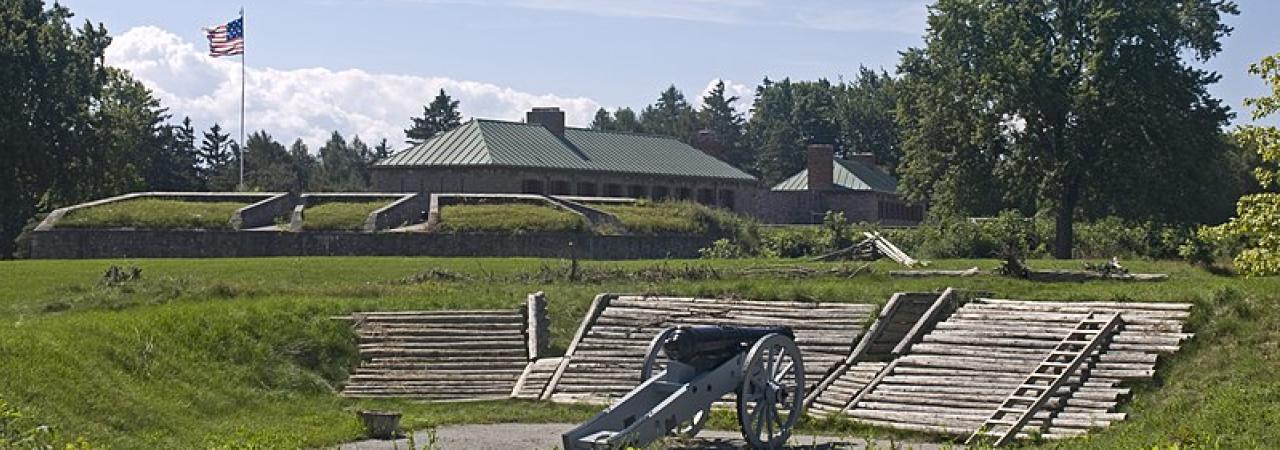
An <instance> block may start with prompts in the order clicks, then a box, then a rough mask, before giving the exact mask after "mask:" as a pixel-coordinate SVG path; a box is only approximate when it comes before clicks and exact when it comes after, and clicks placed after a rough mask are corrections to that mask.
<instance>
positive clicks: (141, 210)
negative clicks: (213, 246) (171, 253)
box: [57, 198, 248, 230]
mask: <svg viewBox="0 0 1280 450" xmlns="http://www.w3.org/2000/svg"><path fill="white" fill-rule="evenodd" d="M245 206H248V204H247V203H243V202H194V201H183V200H161V199H154V198H142V199H134V200H125V201H121V202H113V203H108V204H105V205H98V206H92V207H88V208H83V209H77V210H73V211H71V212H70V213H68V214H67V215H66V216H64V217H63V218H62V220H59V221H58V223H57V226H59V227H66V228H145V229H158V230H188V229H203V230H227V229H230V228H231V215H232V214H234V213H235V212H236V210H238V209H240V208H243V207H245Z"/></svg>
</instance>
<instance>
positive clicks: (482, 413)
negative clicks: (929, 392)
mask: <svg viewBox="0 0 1280 450" xmlns="http://www.w3.org/2000/svg"><path fill="white" fill-rule="evenodd" d="M779 263H783V262H780V261H673V262H655V261H647V262H646V261H636V262H586V263H584V266H583V271H584V273H585V274H586V275H587V277H586V279H587V280H588V281H586V282H580V283H570V282H568V281H566V280H565V279H564V278H563V270H562V269H563V264H564V263H563V262H560V261H554V260H537V259H472V258H458V259H440V258H261V259H212V260H137V261H6V262H0V323H3V327H0V369H2V370H3V372H4V375H5V376H3V377H0V399H2V400H4V401H6V402H8V403H9V404H10V405H12V406H13V407H16V408H17V409H18V410H19V411H21V412H22V413H24V414H25V415H27V416H29V417H31V418H32V421H34V422H33V423H44V424H49V425H52V426H53V427H54V428H55V429H57V430H60V435H61V436H62V437H63V438H73V437H76V436H84V437H86V438H88V439H89V440H90V441H92V442H95V443H99V444H104V445H108V446H112V447H119V448H143V447H150V448H186V447H242V446H249V445H261V446H268V447H299V446H319V445H327V444H333V443H336V442H341V441H345V440H350V439H354V438H357V437H358V436H359V433H360V432H359V428H358V425H357V424H356V423H355V421H354V419H353V414H352V411H354V410H355V409H360V408H395V409H401V410H403V411H405V414H406V424H407V425H408V426H410V427H426V426H435V425H444V424H450V423H464V422H466V423H475V422H503V421H578V420H582V419H584V418H586V417H588V416H589V415H590V414H591V413H592V412H593V411H594V410H595V409H596V408H591V407H573V406H555V405H547V404H533V403H526V402H486V403H475V404H434V405H433V404H426V403H415V402H398V401H353V400H346V399H341V398H338V397H337V396H336V395H334V389H335V388H336V386H338V385H339V384H340V383H341V380H342V379H343V377H344V376H345V374H346V373H347V370H348V369H349V367H350V364H352V362H353V361H354V360H355V358H356V353H355V345H354V341H353V338H352V336H351V334H350V331H349V330H348V329H347V327H346V325H345V324H343V323H340V322H336V321H332V320H330V319H329V317H330V316H333V315H341V314H345V313H348V312H351V311H360V310H375V309H377V310H383V309H385V310H394V309H441V308H513V307H516V306H518V305H519V304H520V302H521V300H522V298H523V296H524V295H525V294H527V293H528V292H531V291H535V290H544V291H546V292H547V293H548V295H549V297H550V299H551V302H550V305H551V315H552V327H553V330H552V331H553V339H554V340H555V342H556V346H557V347H559V348H563V347H564V346H565V345H566V344H567V341H568V340H569V338H570V336H571V334H572V332H573V330H574V328H575V327H576V325H577V322H578V321H579V320H580V319H581V316H582V314H583V313H584V311H585V309H586V307H587V305H588V304H589V303H590V300H591V297H592V296H593V295H594V294H596V293H598V292H604V291H614V292H662V293H676V294H696V295H731V294H732V295H741V296H744V297H748V298H757V299H765V300H769V299H809V300H823V301H849V302H883V301H884V300H885V299H887V298H888V295H889V294H891V293H892V292H895V291H902V290H934V289H937V288H941V287H943V286H956V287H962V288H969V289H975V290H985V291H992V292H996V293H998V294H999V295H1001V296H1006V297H1017V298H1033V299H1062V300H1092V299H1101V300H1145V301H1190V302H1195V303H1196V305H1197V307H1196V309H1195V310H1194V315H1193V318H1192V320H1191V322H1190V323H1189V327H1190V329H1191V331H1193V332H1195V333H1197V336H1196V338H1195V339H1194V340H1193V341H1191V342H1190V343H1189V344H1188V345H1187V346H1186V347H1185V348H1184V349H1183V351H1182V352H1180V353H1179V354H1178V355H1176V356H1174V357H1172V358H1169V359H1168V360H1166V362H1165V363H1164V364H1163V365H1162V366H1161V367H1160V370H1159V372H1158V375H1159V377H1158V379H1157V381H1156V382H1155V383H1152V384H1150V385H1144V386H1139V387H1138V388H1137V389H1136V390H1135V394H1134V395H1135V400H1134V402H1133V403H1132V404H1131V405H1130V406H1128V407H1126V411H1127V412H1129V413H1130V419H1129V420H1127V421H1125V422H1124V423H1122V424H1120V425H1117V426H1114V427H1112V428H1110V429H1109V430H1107V431H1105V432H1103V433H1099V434H1096V435H1094V436H1092V437H1090V438H1089V439H1087V440H1073V441H1067V442H1064V443H1059V444H1051V446H1055V447H1062V448H1151V447H1152V446H1154V445H1167V444H1180V445H1183V446H1186V445H1187V444H1193V445H1205V446H1215V445H1220V446H1222V447H1224V448H1258V447H1266V446H1267V445H1268V443H1270V442H1276V441H1277V440H1280V429H1278V428H1277V427H1275V426H1274V424H1275V423H1277V422H1278V421H1280V406H1278V405H1280V372H1278V371H1276V370H1275V368H1276V367H1280V278H1275V277H1272V278H1260V279H1243V278H1230V277H1221V276H1215V275H1211V274H1209V273H1207V272H1204V271H1201V270H1198V269H1193V268H1191V267H1189V266H1186V265H1183V264H1178V263H1151V262H1138V261H1135V262H1132V263H1131V264H1129V265H1130V266H1132V268H1133V269H1134V270H1136V271H1160V272H1168V273H1171V275H1172V276H1173V279H1172V280H1171V281H1168V282H1164V283H1145V284H1130V283H1121V282H1089V283H1082V284H1077V283H1061V284H1037V283H1031V282H1026V281H1017V280H1008V279H1002V278H994V277H992V278H986V277H981V278H965V279H941V278H936V279H912V280H898V279H890V278H888V277H886V276H885V275H883V273H884V272H885V271H887V270H889V269H892V268H894V266H893V265H892V264H890V263H887V262H883V261H882V262H878V263H876V264H874V265H873V266H872V268H873V272H872V273H871V274H870V275H859V276H858V277H855V278H853V279H846V278H843V277H835V276H824V277H817V278H779V277H763V276H746V275H735V274H734V270H735V269H737V268H742V267H744V266H759V265H769V264H779ZM110 264H136V265H138V266H139V267H141V268H142V269H143V279H142V280H141V281H137V282H133V283H128V284H123V285H108V284H103V283H100V282H98V277H99V276H100V274H101V272H102V271H103V270H104V269H105V268H106V267H107V266H108V265H110ZM975 264H979V265H982V266H984V267H988V268H989V267H992V266H994V264H995V263H994V262H993V261H941V262H937V263H936V264H935V266H937V267H941V268H963V267H970V266H972V265H975ZM1032 264H1033V265H1034V266H1036V267H1042V268H1055V267H1056V268H1074V267H1079V263H1078V262H1056V261H1034V262H1033V263H1032ZM806 265H809V266H813V267H823V268H831V267H834V266H833V265H832V264H806ZM713 272H714V274H713ZM1156 386H1159V388H1156ZM717 422H718V423H724V424H725V425H731V424H729V423H725V422H727V421H725V420H721V419H717ZM806 428H808V429H818V430H826V431H837V432H845V433H849V434H851V435H853V436H862V435H866V434H868V433H879V434H880V435H881V436H884V435H886V434H888V433H889V432H886V431H884V430H868V429H865V428H860V427H852V426H849V425H848V424H847V423H838V422H837V423H825V422H824V423H812V424H808V425H806Z"/></svg>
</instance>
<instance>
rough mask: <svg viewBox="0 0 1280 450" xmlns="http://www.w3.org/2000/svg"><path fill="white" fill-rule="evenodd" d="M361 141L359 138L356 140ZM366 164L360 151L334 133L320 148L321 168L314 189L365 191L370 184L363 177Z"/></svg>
mask: <svg viewBox="0 0 1280 450" xmlns="http://www.w3.org/2000/svg"><path fill="white" fill-rule="evenodd" d="M356 141H359V138H356ZM363 167H364V163H363V161H362V160H361V159H360V154H359V151H358V150H357V149H356V148H354V147H353V146H352V145H350V144H348V143H347V140H346V139H345V138H343V137H342V134H341V133H338V132H337V131H334V132H333V134H332V135H330V136H329V140H328V141H327V142H325V144H324V146H323V147H320V168H319V170H317V171H316V178H315V180H313V181H312V183H311V186H312V188H313V189H318V190H323V191H335V192H338V191H363V190H366V189H367V188H368V182H367V180H366V179H365V177H364V175H363Z"/></svg>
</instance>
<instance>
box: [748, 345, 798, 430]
mask: <svg viewBox="0 0 1280 450" xmlns="http://www.w3.org/2000/svg"><path fill="white" fill-rule="evenodd" d="M742 364H743V366H742V387H741V388H740V389H741V390H740V391H738V424H739V425H741V426H742V437H744V438H746V440H747V444H749V445H751V447H752V448H755V449H769V450H773V449H780V448H782V446H783V445H785V444H786V443H787V439H788V438H790V437H791V428H792V427H794V426H795V424H796V421H797V420H800V416H801V413H802V411H801V408H802V407H803V405H804V362H803V361H802V360H801V359H800V349H799V348H797V347H796V343H795V341H792V340H791V338H788V337H786V336H783V335H781V334H770V335H768V336H765V337H763V338H761V339H760V340H759V341H756V344H755V345H754V346H752V347H751V351H750V352H748V353H747V359H746V360H744V361H743V363H742Z"/></svg>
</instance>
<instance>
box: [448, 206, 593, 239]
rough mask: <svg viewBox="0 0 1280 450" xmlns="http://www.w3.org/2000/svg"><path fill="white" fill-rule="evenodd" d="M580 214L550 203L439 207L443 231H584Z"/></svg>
mask: <svg viewBox="0 0 1280 450" xmlns="http://www.w3.org/2000/svg"><path fill="white" fill-rule="evenodd" d="M586 229H587V223H586V221H585V220H583V219H582V217H581V216H578V215H577V214H574V213H571V212H569V211H565V210H563V209H560V208H555V207H552V206H548V205H535V204H529V203H491V204H463V205H449V206H444V207H441V208H440V225H439V227H438V228H437V229H436V230H437V231H439V232H443V233H532V232H569V231H583V230H586Z"/></svg>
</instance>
